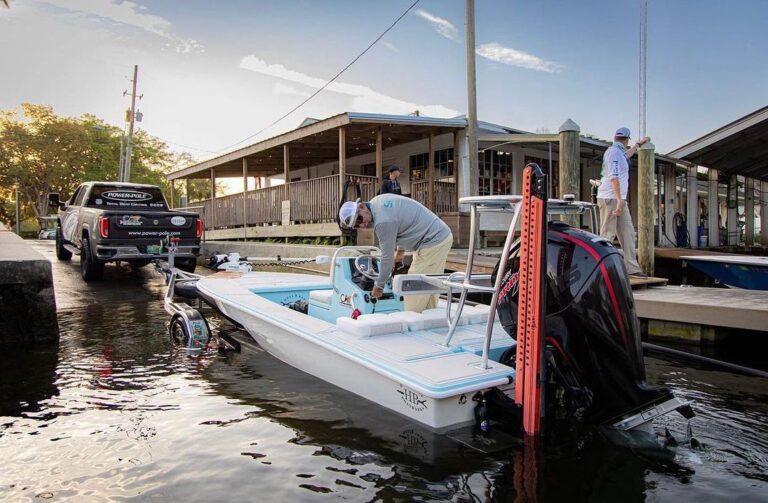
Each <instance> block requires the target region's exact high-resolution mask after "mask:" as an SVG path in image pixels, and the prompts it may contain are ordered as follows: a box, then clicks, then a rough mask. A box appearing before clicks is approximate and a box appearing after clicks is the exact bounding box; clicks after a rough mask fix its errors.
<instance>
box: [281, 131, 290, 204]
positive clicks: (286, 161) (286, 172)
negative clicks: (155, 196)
mask: <svg viewBox="0 0 768 503" xmlns="http://www.w3.org/2000/svg"><path fill="white" fill-rule="evenodd" d="M283 177H284V178H285V200H286V201H290V200H291V193H290V187H291V186H290V183H291V150H290V147H288V144H287V143H286V144H285V145H283Z"/></svg>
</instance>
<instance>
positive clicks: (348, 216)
mask: <svg viewBox="0 0 768 503" xmlns="http://www.w3.org/2000/svg"><path fill="white" fill-rule="evenodd" d="M358 203H360V199H359V198H358V199H356V200H354V201H347V202H345V203H344V204H342V205H341V208H339V225H340V226H341V228H343V229H352V228H354V227H355V223H356V222H355V221H356V220H357V205H358Z"/></svg>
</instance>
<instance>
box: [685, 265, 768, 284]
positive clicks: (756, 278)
mask: <svg viewBox="0 0 768 503" xmlns="http://www.w3.org/2000/svg"><path fill="white" fill-rule="evenodd" d="M683 258H684V260H685V262H686V264H688V265H690V266H692V267H694V268H696V269H698V270H699V271H701V272H703V273H704V274H706V275H707V276H710V277H711V278H714V279H716V280H717V281H719V282H720V283H722V284H723V285H727V286H730V287H732V288H743V289H745V290H764V291H765V290H768V262H765V263H749V262H747V261H727V260H722V261H715V260H712V259H710V260H697V259H696V258H689V257H683ZM759 258H762V257H759Z"/></svg>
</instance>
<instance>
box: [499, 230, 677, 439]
mask: <svg viewBox="0 0 768 503" xmlns="http://www.w3.org/2000/svg"><path fill="white" fill-rule="evenodd" d="M547 243H548V245H547V246H548V247H547V278H546V281H547V292H546V299H547V305H546V311H545V312H546V326H545V330H546V332H545V337H546V347H547V348H548V350H549V351H551V354H552V358H550V359H549V361H550V363H551V364H550V366H553V365H554V367H555V368H549V369H548V372H550V375H551V376H552V377H553V378H554V380H555V381H556V382H557V383H558V384H559V385H560V386H562V387H563V388H564V389H565V390H566V392H569V393H570V394H571V398H572V399H573V400H574V401H575V402H576V404H577V405H578V407H579V408H581V409H583V412H584V419H585V420H586V421H588V422H592V423H598V424H614V423H616V422H617V421H619V420H620V419H621V418H623V417H626V416H629V415H631V414H636V413H637V412H640V411H642V410H644V409H645V408H647V407H649V406H651V405H653V404H656V403H660V402H663V401H666V400H669V399H671V398H673V395H672V393H671V391H670V390H669V389H668V388H665V387H658V386H651V385H648V384H647V383H646V382H645V365H644V362H643V353H642V341H641V339H640V323H639V321H638V319H637V313H636V311H635V304H634V299H633V297H632V290H631V287H630V284H629V279H628V276H627V273H626V270H625V268H624V262H623V259H622V256H621V254H620V253H619V251H618V250H617V249H616V248H614V247H613V246H612V245H611V244H609V243H608V242H607V241H605V240H603V239H601V238H599V237H598V236H595V235H594V234H590V233H588V232H585V231H582V230H578V229H575V228H573V227H570V226H568V225H566V224H564V223H562V222H550V223H549V224H548V241H547ZM519 253H520V244H519V242H518V243H515V244H514V245H513V246H512V249H511V251H510V257H509V260H508V262H507V270H506V272H505V276H504V278H503V281H502V286H501V290H500V292H499V299H498V304H497V311H498V313H499V318H500V320H501V323H502V325H503V326H504V329H505V330H506V331H507V333H508V334H509V335H510V336H511V337H513V338H514V337H516V333H517V301H518V292H517V281H518V275H517V271H518V269H519V266H520V259H519ZM496 267H497V270H496V271H494V273H493V279H494V280H495V277H496V274H498V264H497V266H496Z"/></svg>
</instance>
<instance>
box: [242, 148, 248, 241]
mask: <svg viewBox="0 0 768 503" xmlns="http://www.w3.org/2000/svg"><path fill="white" fill-rule="evenodd" d="M246 238H248V158H247V157H243V239H246Z"/></svg>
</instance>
